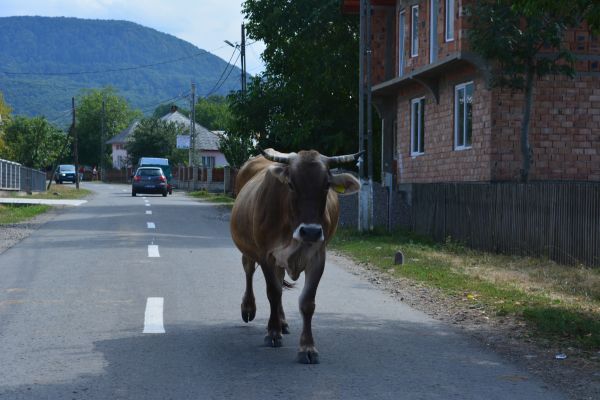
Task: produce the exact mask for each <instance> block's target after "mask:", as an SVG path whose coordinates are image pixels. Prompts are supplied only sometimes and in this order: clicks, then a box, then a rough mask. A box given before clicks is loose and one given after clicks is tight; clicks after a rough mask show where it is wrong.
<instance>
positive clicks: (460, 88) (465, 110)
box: [454, 82, 473, 150]
mask: <svg viewBox="0 0 600 400" xmlns="http://www.w3.org/2000/svg"><path fill="white" fill-rule="evenodd" d="M472 138H473V82H467V83H463V84H460V85H457V86H456V88H455V89H454V149H455V150H462V149H468V148H470V147H471V143H472Z"/></svg>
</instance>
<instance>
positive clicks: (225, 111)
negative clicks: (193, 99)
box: [196, 95, 231, 131]
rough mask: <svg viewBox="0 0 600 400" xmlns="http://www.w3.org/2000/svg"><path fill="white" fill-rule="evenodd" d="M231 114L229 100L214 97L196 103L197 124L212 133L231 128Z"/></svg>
mask: <svg viewBox="0 0 600 400" xmlns="http://www.w3.org/2000/svg"><path fill="white" fill-rule="evenodd" d="M230 119H231V112H230V111H229V105H228V104H227V99H226V98H225V97H223V96H218V95H213V96H210V97H208V98H201V99H199V100H198V102H197V103H196V122H197V123H199V124H200V125H202V126H204V127H205V128H206V129H208V130H211V131H223V130H226V129H227V127H228V126H229V120H230Z"/></svg>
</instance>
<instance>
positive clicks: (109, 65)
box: [0, 17, 240, 119]
mask: <svg viewBox="0 0 600 400" xmlns="http://www.w3.org/2000/svg"><path fill="white" fill-rule="evenodd" d="M215 34H216V35H218V34H219V33H218V32H215ZM232 51H233V49H232ZM199 53H200V54H199ZM194 55H196V56H194ZM174 59H182V60H180V61H177V62H168V63H163V64H160V65H156V66H153V67H148V68H136V69H130V70H122V71H114V72H108V73H106V72H105V73H84V74H82V73H80V72H89V71H106V70H115V69H121V68H132V67H136V66H140V65H148V64H156V63H162V62H165V61H169V60H174ZM234 60H235V57H234ZM226 67H227V62H226V61H224V60H222V59H221V58H219V57H217V56H215V55H213V54H210V53H208V52H207V51H204V50H201V49H199V48H197V47H195V46H194V45H192V44H190V43H188V42H186V41H184V40H181V39H178V38H176V37H174V36H172V35H168V34H165V33H161V32H158V31H156V30H154V29H151V28H147V27H144V26H141V25H138V24H135V23H132V22H127V21H111V20H87V19H78V18H64V17H6V18H0V91H1V92H3V93H4V98H5V100H6V101H7V102H8V104H9V105H10V106H11V107H12V108H13V113H14V114H25V115H45V116H46V117H48V118H49V119H53V118H56V117H57V116H59V115H60V113H61V111H63V110H65V109H68V108H69V107H70V106H71V97H72V96H76V95H77V94H78V93H79V91H80V90H81V89H83V88H98V87H102V86H107V85H111V86H113V87H115V88H116V89H118V91H119V94H121V95H123V96H124V97H125V98H126V99H127V100H128V101H129V102H130V103H131V104H132V105H133V106H134V107H136V108H139V109H142V111H144V112H145V113H146V114H149V113H151V112H152V107H153V106H154V105H156V104H157V103H158V102H160V101H162V100H165V99H169V98H172V97H175V96H177V95H178V94H180V93H182V92H185V91H188V90H189V89H190V83H191V81H192V80H194V81H195V82H196V83H197V93H199V94H200V95H203V94H206V93H207V92H209V91H211V90H215V84H216V83H217V81H218V80H219V77H220V76H221V75H222V73H223V71H224V70H225V68H226ZM7 72H17V73H24V72H26V73H30V72H40V73H43V74H42V75H34V74H10V73H7ZM228 72H229V69H228V70H227V73H228ZM55 73H70V74H68V75H59V74H56V75H55ZM227 73H225V76H227ZM239 77H240V70H239V69H238V68H237V67H236V68H235V69H234V70H233V71H232V72H231V74H229V77H228V79H227V80H226V81H225V83H224V84H223V85H222V86H221V87H220V88H218V89H216V92H215V93H217V94H227V93H229V91H230V90H236V89H238V88H239V85H240V84H239Z"/></svg>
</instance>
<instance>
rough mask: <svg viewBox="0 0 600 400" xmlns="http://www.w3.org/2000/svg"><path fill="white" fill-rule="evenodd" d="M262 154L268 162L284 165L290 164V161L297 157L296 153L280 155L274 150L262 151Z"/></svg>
mask: <svg viewBox="0 0 600 400" xmlns="http://www.w3.org/2000/svg"><path fill="white" fill-rule="evenodd" d="M262 154H263V156H264V157H265V158H266V159H267V160H269V161H275V162H278V163H282V164H289V163H290V161H291V160H292V159H293V158H294V157H295V156H296V155H297V154H296V153H280V152H278V151H277V150H273V149H266V150H262Z"/></svg>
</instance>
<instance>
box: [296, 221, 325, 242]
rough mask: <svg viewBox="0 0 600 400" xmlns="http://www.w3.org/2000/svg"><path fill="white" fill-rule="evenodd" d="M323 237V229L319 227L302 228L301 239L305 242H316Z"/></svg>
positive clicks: (306, 226)
mask: <svg viewBox="0 0 600 400" xmlns="http://www.w3.org/2000/svg"><path fill="white" fill-rule="evenodd" d="M322 237H323V229H321V227H320V226H319V225H316V226H315V225H304V226H301V227H300V238H301V239H302V240H304V241H305V242H316V241H318V240H321V239H322Z"/></svg>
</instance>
